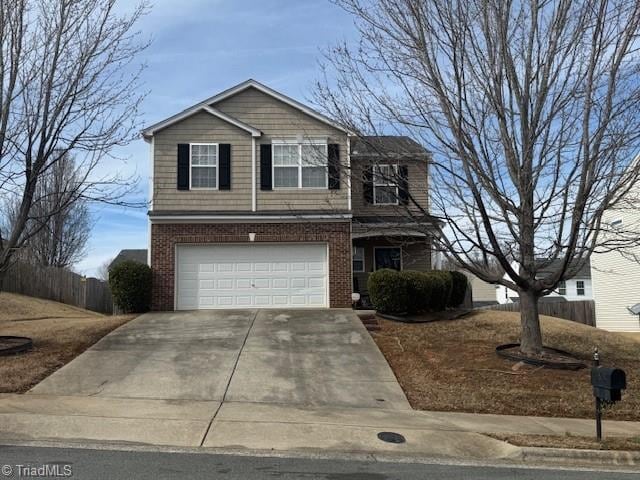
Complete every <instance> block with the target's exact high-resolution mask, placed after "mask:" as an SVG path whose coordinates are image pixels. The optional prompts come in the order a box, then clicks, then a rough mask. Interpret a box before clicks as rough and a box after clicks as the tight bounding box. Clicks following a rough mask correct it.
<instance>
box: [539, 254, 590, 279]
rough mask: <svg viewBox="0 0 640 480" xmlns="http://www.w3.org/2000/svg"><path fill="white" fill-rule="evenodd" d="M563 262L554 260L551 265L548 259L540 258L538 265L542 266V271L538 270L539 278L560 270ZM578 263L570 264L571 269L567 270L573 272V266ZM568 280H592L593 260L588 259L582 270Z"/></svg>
mask: <svg viewBox="0 0 640 480" xmlns="http://www.w3.org/2000/svg"><path fill="white" fill-rule="evenodd" d="M561 262H562V260H561V259H559V258H558V259H555V260H552V261H551V262H550V263H549V260H548V259H545V258H538V259H536V263H537V264H538V265H539V266H542V268H540V270H538V276H544V274H545V273H551V272H553V271H555V270H557V269H558V268H560V263H561ZM576 263H577V262H575V261H574V262H573V263H571V264H569V268H568V269H567V270H569V271H571V270H573V268H572V267H573V266H575V265H576ZM567 278H591V260H590V259H587V261H586V262H585V263H584V264H583V265H582V267H580V269H579V270H578V271H577V272H576V273H575V275H572V276H571V277H567Z"/></svg>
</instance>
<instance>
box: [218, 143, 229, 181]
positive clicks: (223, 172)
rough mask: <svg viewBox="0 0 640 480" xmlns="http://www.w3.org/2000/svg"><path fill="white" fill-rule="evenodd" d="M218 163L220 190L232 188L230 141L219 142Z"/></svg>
mask: <svg viewBox="0 0 640 480" xmlns="http://www.w3.org/2000/svg"><path fill="white" fill-rule="evenodd" d="M218 165H219V167H218V168H220V173H219V179H218V181H219V185H218V189H220V190H231V145H230V144H228V143H220V144H218Z"/></svg>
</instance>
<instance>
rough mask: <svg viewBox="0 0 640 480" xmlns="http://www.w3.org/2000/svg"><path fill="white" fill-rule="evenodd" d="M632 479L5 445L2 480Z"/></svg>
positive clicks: (0, 454)
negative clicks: (30, 479) (53, 478)
mask: <svg viewBox="0 0 640 480" xmlns="http://www.w3.org/2000/svg"><path fill="white" fill-rule="evenodd" d="M25 477H29V478H42V477H56V478H78V479H105V478H109V479H119V478H122V479H146V478H149V479H164V478H171V479H173V478H179V479H182V478H188V479H199V478H207V479H234V480H235V479H238V480H240V479H242V480H252V479H286V480H289V479H305V480H311V479H327V480H395V479H398V480H405V479H406V480H413V479H416V480H417V479H420V480H424V479H428V480H440V479H443V480H444V479H446V480H471V479H473V480H485V479H486V480H507V479H522V480H525V479H526V480H560V479H562V480H596V479H597V480H603V479H606V480H631V479H640V473H637V474H634V473H622V472H621V473H617V472H594V471H577V470H556V469H532V468H513V467H495V466H462V465H441V464H422V463H421V464H413V463H384V462H377V461H355V460H346V459H345V460H327V459H312V458H275V457H263V456H244V455H243V456H240V455H218V454H206V453H205V454H200V453H168V452H146V451H143V452H141V451H115V450H90V449H76V448H73V449H70V448H42V447H17V446H0V478H15V479H17V478H25Z"/></svg>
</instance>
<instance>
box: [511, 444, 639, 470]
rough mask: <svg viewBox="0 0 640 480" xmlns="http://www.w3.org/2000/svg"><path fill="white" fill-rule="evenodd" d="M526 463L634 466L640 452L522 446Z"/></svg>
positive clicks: (637, 462) (521, 454) (636, 464)
mask: <svg viewBox="0 0 640 480" xmlns="http://www.w3.org/2000/svg"><path fill="white" fill-rule="evenodd" d="M520 450H521V451H520V458H521V460H522V461H523V462H525V463H538V462H539V463H547V464H553V465H563V464H564V465H567V464H571V465H576V464H581V465H590V466H595V465H599V466H603V465H607V466H621V467H633V466H638V465H640V452H631V451H623V450H581V449H573V448H545V447H520Z"/></svg>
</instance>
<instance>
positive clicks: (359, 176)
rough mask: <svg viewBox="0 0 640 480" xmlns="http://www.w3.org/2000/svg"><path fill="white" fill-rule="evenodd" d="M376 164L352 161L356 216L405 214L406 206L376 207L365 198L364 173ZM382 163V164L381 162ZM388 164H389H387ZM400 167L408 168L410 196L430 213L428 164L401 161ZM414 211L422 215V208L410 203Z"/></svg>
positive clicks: (353, 205) (363, 160)
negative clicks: (367, 168) (368, 167)
mask: <svg viewBox="0 0 640 480" xmlns="http://www.w3.org/2000/svg"><path fill="white" fill-rule="evenodd" d="M375 163H376V162H374V161H373V160H367V159H364V158H357V159H356V158H352V159H351V171H352V174H353V176H352V182H351V192H352V193H351V202H352V203H351V205H352V209H353V214H354V215H398V214H404V213H405V212H406V211H405V210H404V209H405V208H406V207H405V206H396V205H391V206H389V205H374V204H371V203H367V202H366V201H365V198H364V171H365V168H366V167H367V166H369V165H373V164H375ZM381 163H382V162H381ZM385 163H388V162H385ZM398 164H399V165H406V166H407V173H408V175H407V176H408V179H407V180H408V184H409V194H410V195H411V197H412V198H413V199H414V200H415V201H416V202H417V203H418V205H420V207H422V208H423V209H424V210H425V211H426V212H428V211H429V194H428V192H429V185H428V171H427V162H425V161H422V160H411V159H409V160H401V161H399V162H398ZM409 206H410V207H411V210H412V211H415V212H416V213H420V208H418V207H416V206H415V205H413V204H412V203H411V202H410V203H409Z"/></svg>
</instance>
